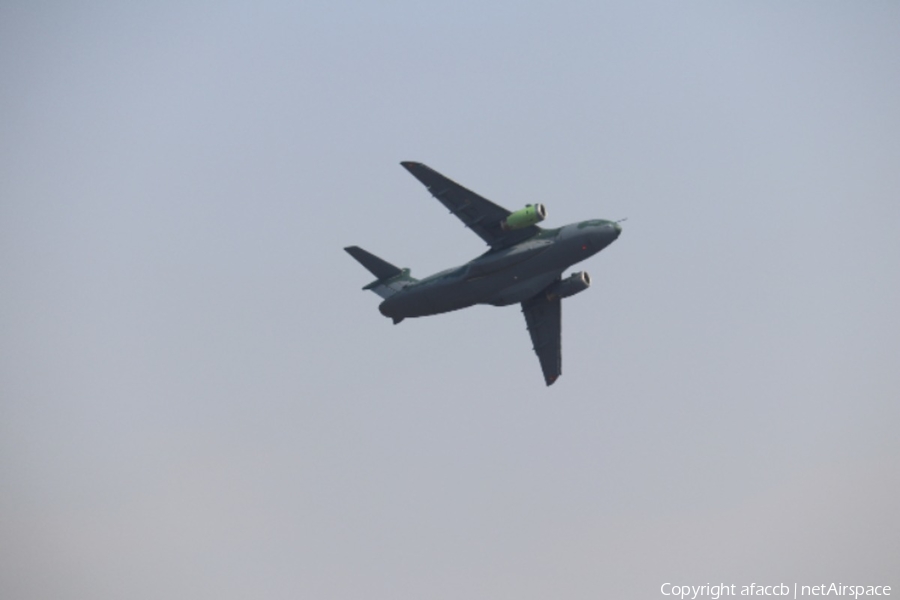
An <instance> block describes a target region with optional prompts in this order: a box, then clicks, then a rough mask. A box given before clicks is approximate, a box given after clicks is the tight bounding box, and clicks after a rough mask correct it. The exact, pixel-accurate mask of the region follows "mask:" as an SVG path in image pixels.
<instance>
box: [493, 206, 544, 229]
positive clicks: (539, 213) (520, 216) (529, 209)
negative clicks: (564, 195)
mask: <svg viewBox="0 0 900 600" xmlns="http://www.w3.org/2000/svg"><path fill="white" fill-rule="evenodd" d="M546 218H547V209H546V208H544V205H543V204H527V205H526V206H525V208H523V209H521V210H517V211H516V212H514V213H512V214H510V215H509V216H508V217H506V218H505V219H503V220H502V221H500V227H502V228H503V230H504V231H510V230H512V229H524V228H526V227H531V226H532V225H534V224H536V223H540V222H541V221H543V220H544V219H546Z"/></svg>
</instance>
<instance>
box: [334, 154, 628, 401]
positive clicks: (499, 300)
mask: <svg viewBox="0 0 900 600" xmlns="http://www.w3.org/2000/svg"><path fill="white" fill-rule="evenodd" d="M400 164H401V165H403V166H404V167H406V170H407V171H409V172H410V173H412V175H413V176H414V177H415V178H416V179H418V180H419V181H421V182H422V183H423V184H425V187H427V188H428V191H429V192H431V194H432V195H433V196H434V197H435V198H437V199H438V200H440V202H441V204H443V205H444V206H446V207H447V208H449V209H450V212H451V213H453V214H454V215H456V216H457V217H459V219H460V220H461V221H462V222H463V223H464V224H465V225H466V227H468V228H469V229H471V230H472V231H474V232H475V233H476V235H478V236H479V237H480V238H481V239H483V240H484V241H485V242H487V244H488V245H489V246H490V247H491V248H490V250H488V251H487V252H485V253H484V254H482V255H481V256H479V257H478V258H475V259H473V260H471V261H469V262H467V263H466V264H464V265H462V266H461V267H455V268H452V269H447V270H446V271H441V272H440V273H435V274H434V275H431V276H430V277H426V278H425V279H414V278H412V277H410V274H409V269H399V268H397V267H395V266H394V265H392V264H390V263H388V262H385V261H384V260H382V259H380V258H378V257H377V256H375V255H373V254H370V253H368V252H366V251H365V250H363V249H362V248H359V247H358V246H349V247H347V248H344V250H346V251H347V252H348V253H349V254H350V256H352V257H353V258H355V259H356V260H358V261H359V262H360V264H362V266H364V267H365V268H366V269H368V270H369V271H371V273H372V274H373V275H375V277H377V279H376V280H375V281H373V282H372V283H370V284H369V285H367V286H365V287H364V288H363V289H364V290H372V291H373V292H375V293H376V294H378V295H379V296H381V297H382V298H384V301H383V302H382V303H381V305H380V306H379V307H378V310H380V311H381V314H383V315H385V316H386V317H390V318H391V319H393V320H394V324H397V323H399V322H400V321H402V320H403V319H405V318H407V317H424V316H427V315H436V314H439V313H445V312H450V311H452V310H459V309H460V308H466V307H469V306H473V305H475V304H491V305H493V306H507V305H509V304H516V303H521V304H522V312H523V313H524V314H525V322H526V323H527V325H528V331H529V333H531V341H532V343H533V344H534V351H535V352H536V353H537V356H538V360H540V363H541V370H543V372H544V380H545V381H546V382H547V385H552V384H553V382H555V381H556V379H557V377H559V376H560V374H561V373H562V349H561V347H560V345H561V341H560V334H561V326H562V311H561V306H560V305H561V300H562V299H563V298H566V297H568V296H572V295H574V294H577V293H578V292H582V291H584V290H586V289H587V288H588V286H590V285H591V278H590V277H589V276H588V274H587V273H585V272H584V271H579V272H577V273H574V274H572V275H570V276H569V277H566V278H565V279H563V278H562V273H563V271H565V270H566V269H568V268H569V267H570V266H572V265H574V264H575V263H577V262H581V261H583V260H584V259H586V258H588V257H589V256H593V255H594V254H596V253H598V252H600V251H601V250H603V249H604V248H606V247H607V246H608V245H610V244H611V243H613V242H614V241H615V240H616V238H618V237H619V234H620V233H621V232H622V227H621V226H620V225H619V223H618V222H614V221H606V220H603V219H594V220H591V221H581V222H580V223H572V224H571V225H566V226H564V227H560V228H558V229H542V228H540V227H538V226H537V223H539V222H541V221H543V220H544V219H545V218H546V216H547V211H546V210H545V208H544V205H542V204H534V205H532V204H528V205H526V206H525V208H523V209H521V210H518V211H516V212H513V213H511V212H509V211H508V210H506V209H505V208H502V207H500V206H497V205H496V204H494V203H493V202H491V201H490V200H487V199H485V198H482V197H481V196H479V195H478V194H476V193H474V192H472V191H470V190H467V189H466V188H464V187H463V186H461V185H459V184H458V183H456V182H454V181H451V180H450V179H448V178H446V177H444V176H443V175H441V174H440V173H438V172H437V171H434V170H433V169H431V168H429V167H427V166H425V165H423V164H421V163H417V162H402V163H400Z"/></svg>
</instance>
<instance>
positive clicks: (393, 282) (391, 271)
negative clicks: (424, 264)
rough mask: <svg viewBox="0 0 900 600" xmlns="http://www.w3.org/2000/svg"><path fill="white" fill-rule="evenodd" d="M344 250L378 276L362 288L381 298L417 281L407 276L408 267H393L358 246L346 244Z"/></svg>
mask: <svg viewBox="0 0 900 600" xmlns="http://www.w3.org/2000/svg"><path fill="white" fill-rule="evenodd" d="M344 250H346V251H347V254H349V255H350V256H352V257H353V258H355V259H356V260H357V261H358V262H359V264H361V265H362V266H364V267H365V268H367V269H368V270H369V272H370V273H372V275H374V276H375V277H377V278H378V279H376V280H375V281H373V282H372V283H370V284H369V285H367V286H365V287H363V289H364V290H372V291H373V292H375V293H376V294H378V295H379V296H381V297H382V298H390V297H391V296H393V295H394V294H396V293H397V292H399V291H400V290H402V289H403V288H405V287H406V286H408V285H412V284H414V283H416V281H418V280H417V279H415V278H413V277H410V276H409V269H400V268H399V267H395V266H394V265H392V264H391V263H389V262H387V261H386V260H382V259H380V258H378V257H377V256H375V255H374V254H372V253H370V252H366V251H365V250H363V249H362V248H360V247H359V246H348V247H346V248H344Z"/></svg>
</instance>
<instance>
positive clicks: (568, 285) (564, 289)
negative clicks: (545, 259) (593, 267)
mask: <svg viewBox="0 0 900 600" xmlns="http://www.w3.org/2000/svg"><path fill="white" fill-rule="evenodd" d="M589 287H591V276H590V275H588V274H587V271H578V272H577V273H572V274H571V275H570V276H568V277H566V278H565V279H563V280H562V281H560V282H558V283H555V284H553V285H552V286H550V288H549V289H547V300H557V299H559V298H568V297H569V296H574V295H575V294H577V293H578V292H583V291H584V290H586V289H588V288H589Z"/></svg>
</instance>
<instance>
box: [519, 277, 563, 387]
mask: <svg viewBox="0 0 900 600" xmlns="http://www.w3.org/2000/svg"><path fill="white" fill-rule="evenodd" d="M522 313H524V314H525V322H526V323H527V324H528V333H530V334H531V343H532V344H534V351H535V353H536V354H537V356H538V360H540V361H541V370H542V371H543V372H544V381H546V382H547V385H553V382H555V381H556V379H557V378H558V377H559V376H560V375H561V374H562V300H560V299H559V298H556V299H554V300H548V299H547V295H546V294H538V295H537V296H535V297H534V298H531V299H530V300H526V301H525V302H523V303H522Z"/></svg>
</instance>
